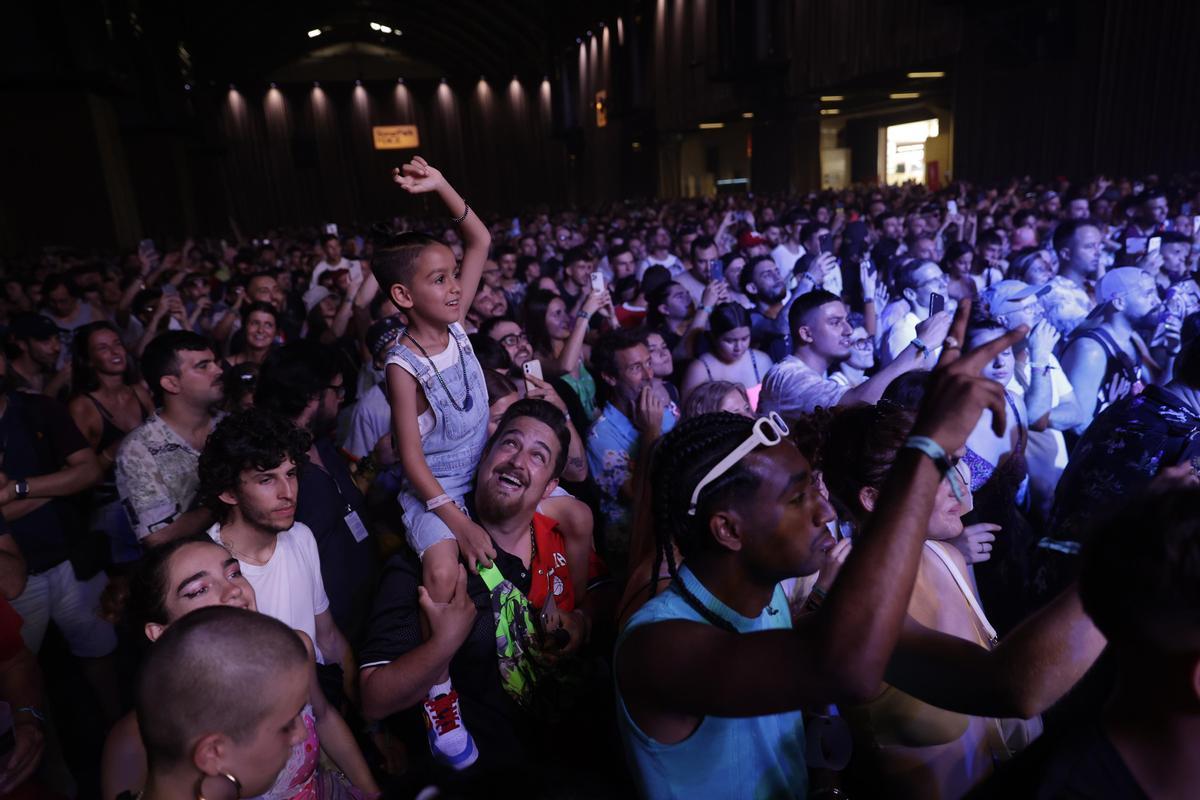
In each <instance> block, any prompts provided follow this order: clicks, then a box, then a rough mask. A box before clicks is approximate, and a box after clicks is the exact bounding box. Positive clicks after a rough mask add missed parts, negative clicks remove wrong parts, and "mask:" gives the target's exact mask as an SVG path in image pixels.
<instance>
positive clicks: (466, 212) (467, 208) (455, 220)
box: [450, 200, 471, 225]
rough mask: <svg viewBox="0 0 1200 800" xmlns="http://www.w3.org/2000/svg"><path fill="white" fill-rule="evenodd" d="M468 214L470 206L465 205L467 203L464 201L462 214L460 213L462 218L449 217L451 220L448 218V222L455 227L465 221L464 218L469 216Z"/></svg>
mask: <svg viewBox="0 0 1200 800" xmlns="http://www.w3.org/2000/svg"><path fill="white" fill-rule="evenodd" d="M470 213H471V206H470V204H469V203H467V201H466V200H463V213H462V216H461V217H451V218H450V221H451V222H453V223H454V224H455V225H459V224H461V223H462V221H463V220H464V219H466V218H467V214H470Z"/></svg>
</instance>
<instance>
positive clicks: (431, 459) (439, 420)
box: [387, 323, 488, 555]
mask: <svg viewBox="0 0 1200 800" xmlns="http://www.w3.org/2000/svg"><path fill="white" fill-rule="evenodd" d="M450 336H451V337H452V341H450V343H449V344H448V345H447V346H448V347H454V346H455V344H454V343H455V341H457V342H458V345H459V346H460V347H461V348H462V364H463V365H465V367H466V372H467V384H469V385H470V387H471V405H470V407H468V408H466V409H464V410H462V411H459V410H458V409H457V408H455V406H454V403H452V402H451V401H450V398H449V397H447V396H446V389H443V388H442V382H441V381H439V380H438V377H437V374H436V373H435V372H434V369H433V365H432V364H431V363H430V361H429V359H427V358H425V357H424V356H422V355H421V354H420V353H417V352H414V351H413V350H410V349H409V348H408V347H407V346H406V345H404V344H403V342H405V341H407V340H406V339H405V338H404V337H403V336H401V337H400V339H399V343H397V344H396V345H395V346H394V347H392V349H391V350H390V351H389V352H388V357H387V360H388V361H389V362H399V361H400V360H401V359H402V360H403V361H404V363H406V364H408V365H409V366H410V367H412V368H413V371H414V372H415V373H416V378H417V383H418V384H420V386H421V389H422V391H424V392H425V399H426V400H428V401H429V408H430V410H431V411H432V412H433V417H434V424H433V430H431V431H430V432H429V433H428V434H426V435H425V436H424V437H423V438H422V440H421V449H422V450H423V451H424V453H425V463H426V464H428V465H429V470H430V472H432V473H433V476H434V477H435V478H437V479H438V483H440V484H441V486H442V491H443V492H445V493H446V494H448V495H449V496H450V497H452V498H453V499H454V502H455V503H457V504H458V506H459V507H460V508H462V507H463V497H464V496H465V495H466V494H467V493H468V492H470V491H471V488H472V486H473V484H474V482H475V469H476V467H478V466H479V460H480V458H481V457H482V456H483V446H484V444H486V442H487V423H488V398H487V388H486V387H485V386H484V383H483V369H482V368H481V367H480V366H479V360H478V359H477V358H475V353H474V351H472V350H471V343H470V342H469V341H468V340H467V335H466V333H465V332H464V331H463V329H462V326H461V325H458V324H457V323H456V324H453V325H451V326H450ZM442 380H444V381H445V382H446V387H447V388H448V389H449V390H450V395H451V396H452V397H453V398H454V402H456V403H458V404H459V405H460V406H461V405H462V404H463V398H464V397H465V396H466V394H467V384H464V383H463V369H462V367H461V366H459V364H455V365H454V366H452V367H450V368H449V369H446V370H443V371H442ZM397 500H399V502H400V508H401V510H402V511H403V512H404V527H405V529H406V530H407V531H408V533H407V537H408V544H409V547H411V548H412V549H413V551H414V552H416V553H417V555H421V554H423V553H424V552H425V550H426V549H427V548H428V547H430V545H434V544H437V543H438V542H441V541H445V540H447V539H453V538H454V534H453V533H452V532H451V531H450V529H449V528H448V527H446V523H444V522H442V520H441V518H440V517H438V515H437V514H436V513H434V512H433V511H426V510H425V501H424V500H423V499H421V498H420V497H418V496H417V494H416V491H415V490H414V489H413V486H412V484H411V483H410V482H409V481H408V480H407V479H406V480H405V481H404V484H403V485H402V486H401V489H400V494H399V495H398V496H397Z"/></svg>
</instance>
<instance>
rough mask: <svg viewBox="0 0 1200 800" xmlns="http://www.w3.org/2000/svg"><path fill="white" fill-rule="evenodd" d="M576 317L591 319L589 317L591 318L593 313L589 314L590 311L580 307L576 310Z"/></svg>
mask: <svg viewBox="0 0 1200 800" xmlns="http://www.w3.org/2000/svg"><path fill="white" fill-rule="evenodd" d="M575 318H576V319H583V320H589V319H591V318H592V315H591V314H589V313H588V312H586V311H584V310H583V309H582V308H581V309H579V310H578V311H576V312H575Z"/></svg>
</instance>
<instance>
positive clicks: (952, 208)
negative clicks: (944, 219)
mask: <svg viewBox="0 0 1200 800" xmlns="http://www.w3.org/2000/svg"><path fill="white" fill-rule="evenodd" d="M946 213H947V214H957V213H958V201H957V200H947V201H946Z"/></svg>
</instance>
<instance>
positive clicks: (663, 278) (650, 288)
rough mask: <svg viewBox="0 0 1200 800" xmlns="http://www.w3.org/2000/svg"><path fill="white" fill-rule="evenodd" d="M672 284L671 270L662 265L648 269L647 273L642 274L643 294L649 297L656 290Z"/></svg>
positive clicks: (655, 265)
mask: <svg viewBox="0 0 1200 800" xmlns="http://www.w3.org/2000/svg"><path fill="white" fill-rule="evenodd" d="M670 282H671V270H669V269H667V268H666V267H664V266H662V265H661V264H654V265H653V266H650V267H646V271H645V272H643V273H642V294H643V295H645V296H647V297H648V296H649V295H650V294H651V293H653V292H654V290H655V289H657V288H658V287H660V286H662V285H663V284H664V283H670Z"/></svg>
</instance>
